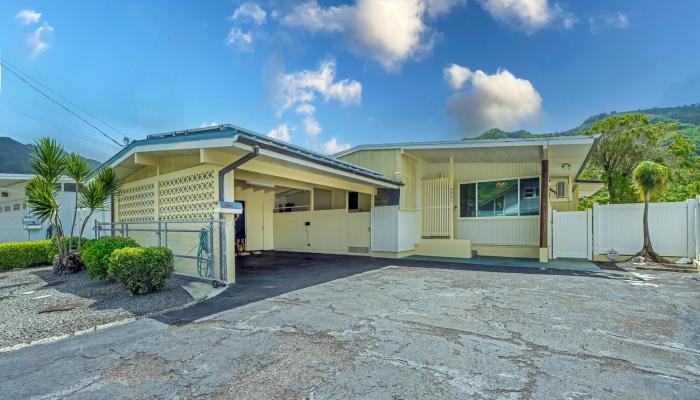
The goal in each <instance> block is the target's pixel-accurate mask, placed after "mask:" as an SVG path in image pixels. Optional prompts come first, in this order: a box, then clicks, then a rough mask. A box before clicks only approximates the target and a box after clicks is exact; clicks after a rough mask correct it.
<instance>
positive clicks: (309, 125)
mask: <svg viewBox="0 0 700 400" xmlns="http://www.w3.org/2000/svg"><path fill="white" fill-rule="evenodd" d="M302 125H303V126H304V132H306V133H308V134H309V135H311V136H316V135H318V134H319V133H321V130H322V128H321V124H319V123H318V121H316V118H314V117H313V115H307V116H306V117H304V119H303V120H302Z"/></svg>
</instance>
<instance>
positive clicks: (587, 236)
mask: <svg viewBox="0 0 700 400" xmlns="http://www.w3.org/2000/svg"><path fill="white" fill-rule="evenodd" d="M592 229H593V226H592V215H591V211H590V210H588V211H566V212H557V211H553V212H552V256H553V258H560V257H561V258H585V259H589V260H590V259H591V258H592V249H591V246H592V240H591V234H592Z"/></svg>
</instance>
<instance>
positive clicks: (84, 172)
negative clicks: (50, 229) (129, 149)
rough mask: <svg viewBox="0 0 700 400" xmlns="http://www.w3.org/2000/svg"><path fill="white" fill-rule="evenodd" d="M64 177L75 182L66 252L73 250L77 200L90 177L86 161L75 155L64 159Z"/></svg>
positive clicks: (72, 154)
mask: <svg viewBox="0 0 700 400" xmlns="http://www.w3.org/2000/svg"><path fill="white" fill-rule="evenodd" d="M66 175H67V176H68V177H69V178H71V179H73V181H74V182H75V206H74V208H73V222H72V223H71V225H70V238H69V242H68V251H70V250H72V248H73V233H74V232H75V219H76V217H77V216H78V200H79V194H80V191H81V190H82V189H83V186H84V185H85V182H87V181H88V180H89V179H90V176H91V175H92V174H91V172H90V166H89V165H88V163H87V161H86V160H85V159H84V158H82V157H80V156H79V155H78V154H76V153H70V155H69V156H68V157H67V158H66ZM77 249H78V250H80V238H78V248H77Z"/></svg>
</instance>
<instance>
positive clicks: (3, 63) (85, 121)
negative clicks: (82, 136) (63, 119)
mask: <svg viewBox="0 0 700 400" xmlns="http://www.w3.org/2000/svg"><path fill="white" fill-rule="evenodd" d="M0 65H2V66H3V67H5V69H6V70H7V71H8V72H10V73H11V74H12V75H14V76H16V77H17V78H19V80H21V81H22V82H24V83H26V84H27V85H28V86H29V87H31V88H32V89H34V90H36V91H37V92H39V93H40V94H41V95H42V96H44V97H46V98H47V99H49V100H51V102H53V103H55V104H56V105H58V106H59V107H61V108H63V109H64V110H66V111H68V112H69V113H71V114H72V115H74V116H75V117H76V118H78V119H80V120H81V121H83V122H84V123H86V124H88V125H90V126H91V127H92V128H94V129H95V130H96V131H98V132H100V133H101V134H102V136H104V137H106V138H107V139H109V140H111V141H112V142H114V143H115V144H116V145H117V146H119V147H122V146H123V145H122V144H121V143H119V142H118V141H116V140H114V138H112V137H111V136H109V135H108V134H106V133H105V132H104V131H103V130H102V129H100V128H98V127H97V126H95V124H93V123H92V122H90V121H88V120H87V119H85V118H83V117H82V116H81V115H80V114H78V113H76V112H75V111H73V110H71V109H70V108H69V107H67V106H66V105H64V104H63V103H61V102H59V101H58V100H56V99H54V98H53V97H51V96H49V95H48V94H47V93H46V92H44V91H43V90H41V89H39V88H38V87H36V86H35V85H33V84H32V83H31V82H29V81H28V80H27V79H25V78H24V77H23V76H22V75H20V74H19V73H17V72H15V71H14V70H13V69H12V68H8V66H7V64H6V63H5V62H4V61H0Z"/></svg>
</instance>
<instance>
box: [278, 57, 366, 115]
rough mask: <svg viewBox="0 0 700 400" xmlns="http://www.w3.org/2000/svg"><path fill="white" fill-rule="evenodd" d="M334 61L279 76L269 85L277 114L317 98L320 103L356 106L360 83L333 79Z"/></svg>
mask: <svg viewBox="0 0 700 400" xmlns="http://www.w3.org/2000/svg"><path fill="white" fill-rule="evenodd" d="M335 69H336V65H335V61H334V60H326V61H324V62H322V63H321V65H319V67H318V68H317V69H315V70H302V71H298V72H294V73H289V74H288V73H281V74H279V75H278V76H276V77H275V79H274V82H273V84H272V90H273V98H274V100H275V101H276V102H277V104H278V106H279V109H278V112H277V113H278V115H282V114H283V113H284V112H285V111H287V110H288V109H289V108H291V107H293V106H295V105H297V104H302V105H303V104H310V103H313V102H314V101H315V100H316V96H317V95H320V96H321V97H322V98H323V100H324V101H326V102H327V101H331V100H335V101H338V102H340V103H341V104H359V103H360V101H361V100H362V84H361V83H360V82H357V81H355V80H352V79H343V80H340V81H336V80H335Z"/></svg>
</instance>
